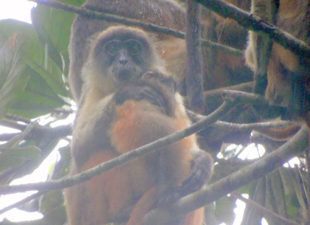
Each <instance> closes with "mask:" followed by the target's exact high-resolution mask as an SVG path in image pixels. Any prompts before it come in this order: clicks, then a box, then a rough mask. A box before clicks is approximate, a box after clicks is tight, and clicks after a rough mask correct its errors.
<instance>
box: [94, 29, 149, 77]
mask: <svg viewBox="0 0 310 225" xmlns="http://www.w3.org/2000/svg"><path fill="white" fill-rule="evenodd" d="M95 57H96V61H97V65H96V66H98V67H99V68H100V71H102V72H103V73H102V74H104V75H107V76H109V77H110V78H112V79H113V80H114V81H115V82H116V83H126V82H128V81H130V80H136V79H138V78H139V77H140V76H141V75H142V74H143V73H144V72H145V71H147V70H149V69H150V65H151V63H152V61H153V52H152V49H151V46H150V44H149V42H148V41H147V40H146V39H145V38H144V37H142V36H138V35H137V34H134V33H132V32H129V33H124V32H123V33H117V32H116V33H114V35H113V36H112V37H109V36H108V37H107V36H105V38H103V39H102V40H100V41H99V42H98V44H97V47H96V49H95Z"/></svg>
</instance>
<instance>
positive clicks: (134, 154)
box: [0, 101, 234, 194]
mask: <svg viewBox="0 0 310 225" xmlns="http://www.w3.org/2000/svg"><path fill="white" fill-rule="evenodd" d="M233 105H234V102H232V101H227V102H224V103H223V104H222V105H221V106H220V107H219V108H218V109H217V110H215V111H214V112H212V113H211V114H210V115H208V116H207V117H206V118H205V119H204V120H201V121H199V122H197V123H194V124H192V125H191V126H189V127H188V128H186V129H184V130H181V131H178V132H175V133H173V134H170V135H168V136H166V137H163V138H160V139H158V140H156V141H153V142H151V143H149V144H147V145H144V146H142V147H139V148H137V149H134V150H132V151H130V152H128V153H125V154H122V155H120V156H119V157H116V158H114V159H112V160H110V161H108V162H105V163H102V164H100V165H98V166H96V167H94V168H91V169H89V170H87V171H85V172H83V173H81V174H78V175H76V176H73V177H70V178H65V179H60V180H55V181H49V182H41V183H33V184H24V185H12V186H8V185H3V186H0V194H9V193H15V192H24V191H29V190H39V191H48V190H54V189H62V188H66V187H70V186H73V185H76V184H78V183H81V182H85V181H87V180H89V179H91V178H92V177H94V176H97V175H99V174H101V173H103V172H106V171H108V170H111V169H113V168H115V167H118V166H122V165H124V164H126V163H128V162H129V161H131V160H134V159H136V158H138V157H142V156H144V155H146V154H148V153H150V152H153V151H156V150H159V149H161V148H163V147H164V146H167V145H170V144H172V143H174V142H176V141H179V140H181V139H183V138H185V137H187V136H189V135H191V134H193V133H196V132H198V131H200V130H202V129H203V128H204V127H205V126H206V125H208V124H211V123H214V122H215V121H216V120H218V119H219V118H220V117H223V116H224V115H225V114H226V113H227V112H228V111H229V110H230V109H231V107H232V106H233Z"/></svg>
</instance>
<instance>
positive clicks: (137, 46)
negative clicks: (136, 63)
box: [125, 39, 142, 56]
mask: <svg viewBox="0 0 310 225" xmlns="http://www.w3.org/2000/svg"><path fill="white" fill-rule="evenodd" d="M125 46H126V48H127V50H128V52H129V54H130V55H132V56H136V55H140V54H141V50H142V45H141V43H140V42H138V41H137V40H133V39H130V40H127V41H125Z"/></svg>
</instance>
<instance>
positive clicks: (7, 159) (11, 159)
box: [0, 146, 41, 171]
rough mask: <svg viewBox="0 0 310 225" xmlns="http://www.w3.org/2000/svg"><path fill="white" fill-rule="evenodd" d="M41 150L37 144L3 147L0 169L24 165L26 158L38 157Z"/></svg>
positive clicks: (0, 155)
mask: <svg viewBox="0 0 310 225" xmlns="http://www.w3.org/2000/svg"><path fill="white" fill-rule="evenodd" d="M40 154H41V151H40V149H39V148H37V147H35V146H26V147H15V148H9V149H2V151H1V153H0V171H3V170H4V169H8V168H13V167H16V166H19V165H22V164H23V163H24V162H25V161H26V160H30V159H38V158H39V157H40Z"/></svg>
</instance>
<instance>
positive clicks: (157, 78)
mask: <svg viewBox="0 0 310 225" xmlns="http://www.w3.org/2000/svg"><path fill="white" fill-rule="evenodd" d="M141 79H142V80H151V81H153V82H155V83H159V84H160V85H164V86H165V87H167V88H168V89H169V90H170V91H172V92H173V93H175V92H176V90H177V84H176V81H175V80H174V79H173V78H172V76H167V75H164V74H162V73H160V72H157V71H148V72H145V73H144V74H142V77H141Z"/></svg>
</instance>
